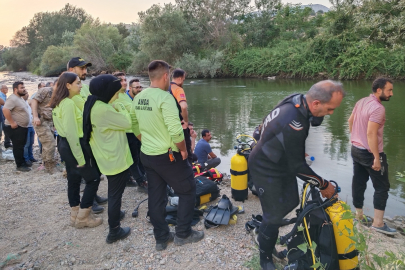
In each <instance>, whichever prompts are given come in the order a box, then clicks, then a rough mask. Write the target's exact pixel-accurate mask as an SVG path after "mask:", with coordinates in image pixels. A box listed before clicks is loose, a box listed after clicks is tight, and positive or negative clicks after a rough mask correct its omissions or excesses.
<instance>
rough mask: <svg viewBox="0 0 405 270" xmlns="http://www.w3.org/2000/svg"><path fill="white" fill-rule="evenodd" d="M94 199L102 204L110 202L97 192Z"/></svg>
mask: <svg viewBox="0 0 405 270" xmlns="http://www.w3.org/2000/svg"><path fill="white" fill-rule="evenodd" d="M94 199H95V200H96V202H97V203H98V204H100V205H103V204H106V203H107V202H108V198H105V197H101V196H98V195H97V194H96V197H94Z"/></svg>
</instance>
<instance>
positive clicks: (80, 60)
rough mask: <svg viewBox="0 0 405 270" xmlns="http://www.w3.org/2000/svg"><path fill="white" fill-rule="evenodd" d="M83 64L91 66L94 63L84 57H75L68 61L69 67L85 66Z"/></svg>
mask: <svg viewBox="0 0 405 270" xmlns="http://www.w3.org/2000/svg"><path fill="white" fill-rule="evenodd" d="M83 66H86V67H91V66H92V64H91V63H88V62H86V61H84V59H83V58H81V57H73V58H72V59H70V60H69V62H68V63H67V69H69V68H73V67H83Z"/></svg>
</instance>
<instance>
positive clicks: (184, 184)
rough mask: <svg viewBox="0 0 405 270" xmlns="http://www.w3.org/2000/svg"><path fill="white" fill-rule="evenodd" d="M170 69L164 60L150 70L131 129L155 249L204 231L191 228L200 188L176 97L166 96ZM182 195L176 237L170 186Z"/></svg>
mask: <svg viewBox="0 0 405 270" xmlns="http://www.w3.org/2000/svg"><path fill="white" fill-rule="evenodd" d="M169 69H170V66H169V65H168V64H167V63H166V62H164V61H160V60H156V61H152V62H151V63H150V64H149V66H148V71H149V78H150V81H151V84H150V87H149V88H146V89H145V90H143V91H142V92H141V93H139V94H137V95H136V96H135V97H134V100H133V101H132V110H131V117H132V129H133V131H134V133H135V135H136V136H137V137H138V139H139V140H140V141H141V142H142V146H141V161H142V164H143V166H144V167H145V170H146V175H147V178H148V194H149V197H148V208H149V216H150V221H151V223H152V225H153V232H154V235H155V240H156V250H158V251H161V250H164V249H166V248H167V245H168V243H169V242H173V241H174V243H175V245H184V244H187V243H193V242H198V241H200V240H201V239H203V238H204V233H203V232H198V231H194V230H192V229H191V221H192V219H193V212H194V205H195V194H196V193H195V192H196V184H195V180H194V174H193V170H192V168H191V165H190V163H189V162H188V160H187V156H188V154H187V149H186V144H185V142H184V133H183V127H182V126H181V123H180V121H179V111H178V109H177V105H176V101H175V99H174V98H173V97H172V96H171V95H170V94H169V93H168V92H166V91H167V89H168V88H169V83H170V71H169ZM168 185H169V186H170V187H172V188H173V190H174V192H175V193H176V194H177V195H178V196H179V205H178V211H177V226H176V234H173V233H171V232H170V230H169V226H168V224H167V222H166V220H165V216H166V215H165V214H166V205H167V201H168V199H167V194H166V188H167V186H168Z"/></svg>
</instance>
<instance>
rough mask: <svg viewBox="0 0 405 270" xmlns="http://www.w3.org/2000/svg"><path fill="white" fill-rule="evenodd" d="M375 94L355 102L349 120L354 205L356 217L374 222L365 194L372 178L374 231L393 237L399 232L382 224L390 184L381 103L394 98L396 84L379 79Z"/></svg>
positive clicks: (373, 86)
mask: <svg viewBox="0 0 405 270" xmlns="http://www.w3.org/2000/svg"><path fill="white" fill-rule="evenodd" d="M372 91H373V93H372V94H370V96H368V97H365V98H362V99H360V100H359V101H358V102H357V103H356V106H355V107H354V109H353V112H352V114H351V116H350V118H349V120H348V122H349V129H350V132H351V143H352V149H351V153H352V158H353V174H354V175H353V180H352V196H353V204H354V207H355V208H356V218H357V219H358V220H361V221H362V222H363V223H369V222H370V223H371V220H368V218H367V217H365V216H364V215H363V202H364V192H365V191H366V188H367V181H368V179H369V178H371V181H372V182H373V186H374V202H373V203H374V221H373V224H372V226H371V228H372V229H374V230H376V231H378V232H381V233H384V234H389V235H392V234H395V233H396V230H395V229H392V228H390V227H388V226H387V224H385V223H384V221H383V217H384V212H385V207H386V204H387V200H388V191H389V189H390V182H389V179H388V163H387V156H386V155H385V153H384V152H383V131H384V123H385V108H384V106H383V105H382V103H381V102H382V101H389V100H390V97H391V96H392V95H393V92H392V91H393V82H392V81H391V80H390V79H387V78H382V77H380V78H377V79H376V80H375V81H374V82H373V85H372Z"/></svg>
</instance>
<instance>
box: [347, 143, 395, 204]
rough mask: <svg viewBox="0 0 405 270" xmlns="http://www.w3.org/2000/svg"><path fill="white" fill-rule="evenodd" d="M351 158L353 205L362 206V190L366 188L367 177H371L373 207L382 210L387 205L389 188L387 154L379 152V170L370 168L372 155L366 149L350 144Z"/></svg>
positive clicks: (372, 160) (372, 159)
mask: <svg viewBox="0 0 405 270" xmlns="http://www.w3.org/2000/svg"><path fill="white" fill-rule="evenodd" d="M352 158H353V180H352V197H353V205H354V207H356V208H363V203H364V192H365V191H366V188H367V182H368V179H369V178H371V181H372V182H373V187H374V201H373V202H374V209H377V210H382V211H384V210H385V207H386V205H387V200H388V191H389V190H390V181H389V179H388V163H387V155H386V154H385V153H384V152H382V153H380V162H381V170H379V171H375V170H373V169H372V168H371V166H372V165H373V162H374V155H373V154H372V153H370V152H369V151H368V150H366V149H359V148H357V147H354V146H352Z"/></svg>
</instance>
